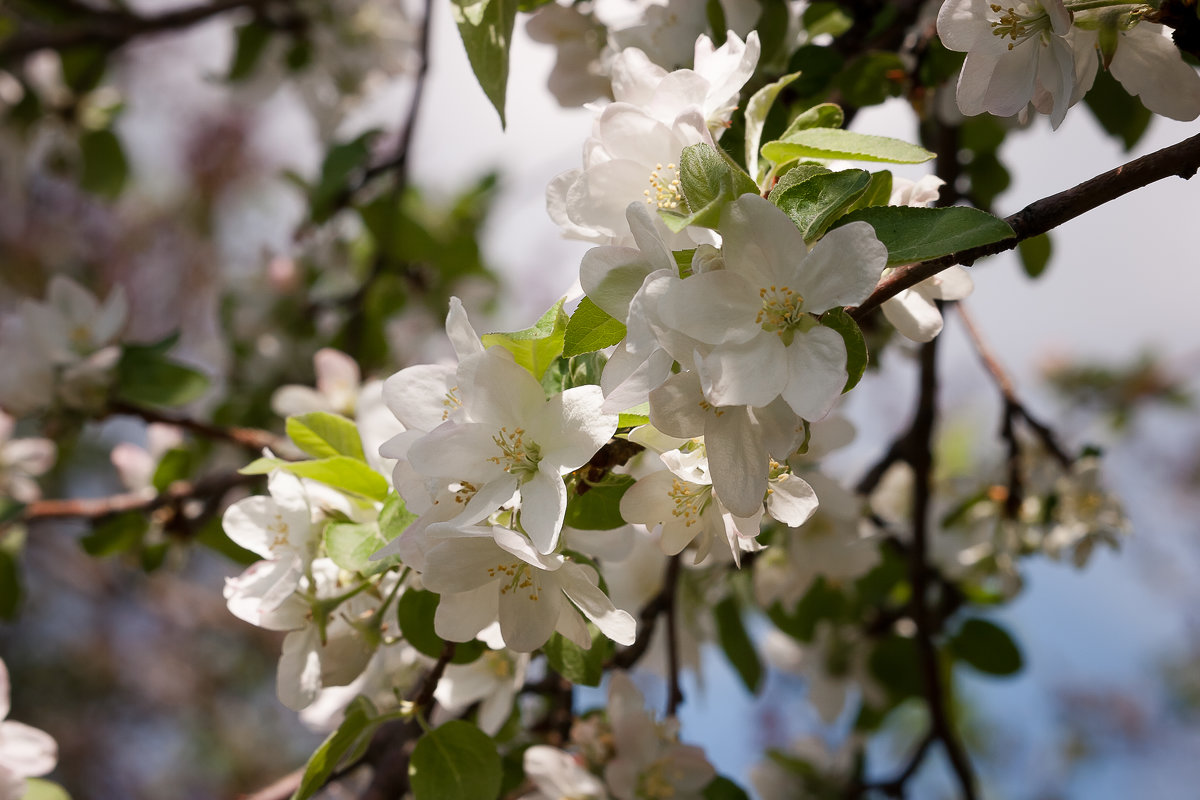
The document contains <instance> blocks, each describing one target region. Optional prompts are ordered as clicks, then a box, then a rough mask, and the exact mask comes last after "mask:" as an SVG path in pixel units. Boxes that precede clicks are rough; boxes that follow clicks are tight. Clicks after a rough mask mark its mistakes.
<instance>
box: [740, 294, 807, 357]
mask: <svg viewBox="0 0 1200 800" xmlns="http://www.w3.org/2000/svg"><path fill="white" fill-rule="evenodd" d="M758 296H759V297H761V298H762V308H761V309H760V310H759V312H758V316H756V317H755V320H754V321H755V322H757V323H758V324H759V325H761V326H762V329H763V330H764V331H771V332H773V333H777V334H779V338H780V339H782V340H783V343H784V344H791V343H792V337H793V336H794V335H795V332H796V331H797V330H799V331H801V332H804V331H807V330H809V329H810V328H812V327H813V326H815V325H816V324H817V318H816V317H814V316H813V315H812V314H810V313H808V312H807V311H805V310H804V296H803V295H801V294H799V293H798V292H794V291H792V290H791V288H789V287H787V286H769V287H767V288H764V289H759V290H758Z"/></svg>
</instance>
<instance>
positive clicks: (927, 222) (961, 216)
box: [838, 206, 1016, 265]
mask: <svg viewBox="0 0 1200 800" xmlns="http://www.w3.org/2000/svg"><path fill="white" fill-rule="evenodd" d="M856 221H862V222H867V223H870V225H871V227H873V228H874V229H875V235H876V236H877V237H879V241H881V242H883V243H884V245H886V246H887V249H888V264H889V265H896V264H912V263H915V262H918V261H926V260H928V259H931V258H937V257H939V256H945V255H949V254H951V253H957V252H960V251H962V250H966V249H968V248H971V247H979V246H981V245H985V244H992V243H993V242H1000V241H1003V240H1005V239H1009V238H1012V237H1013V236H1015V235H1016V234H1014V233H1013V229H1012V228H1011V227H1010V226H1009V224H1008V223H1007V222H1005V221H1004V220H1002V219H1000V218H999V217H993V216H992V215H991V214H988V213H987V212H985V211H980V210H979V209H977V208H967V207H966V206H952V207H950V208H913V207H911V206H876V207H874V208H863V209H859V210H858V211H855V212H853V213H850V214H847V215H846V216H844V217H842V218H841V219H840V220H838V225H845V224H847V223H849V222H856Z"/></svg>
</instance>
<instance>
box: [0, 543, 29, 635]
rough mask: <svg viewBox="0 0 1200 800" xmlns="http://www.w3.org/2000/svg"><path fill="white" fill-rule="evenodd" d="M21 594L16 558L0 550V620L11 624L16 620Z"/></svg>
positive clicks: (2, 549)
mask: <svg viewBox="0 0 1200 800" xmlns="http://www.w3.org/2000/svg"><path fill="white" fill-rule="evenodd" d="M23 594H24V592H23V591H22V589H21V570H20V569H19V568H18V567H17V557H16V556H15V555H14V554H12V553H10V552H9V551H8V550H6V549H4V548H0V619H2V620H5V621H6V622H11V621H12V620H14V619H16V618H17V611H18V610H20V608H21V598H22V595H23Z"/></svg>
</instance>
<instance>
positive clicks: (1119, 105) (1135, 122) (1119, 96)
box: [1083, 69, 1153, 152]
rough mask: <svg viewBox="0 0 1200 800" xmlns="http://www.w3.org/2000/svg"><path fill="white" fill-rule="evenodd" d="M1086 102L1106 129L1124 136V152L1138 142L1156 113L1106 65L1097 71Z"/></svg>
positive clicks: (1118, 135)
mask: <svg viewBox="0 0 1200 800" xmlns="http://www.w3.org/2000/svg"><path fill="white" fill-rule="evenodd" d="M1083 102H1085V103H1087V107H1088V108H1089V109H1091V112H1092V114H1093V115H1095V117H1096V120H1097V121H1098V122H1099V123H1100V125H1101V127H1103V128H1104V130H1105V132H1106V133H1108V134H1109V135H1110V136H1115V137H1116V138H1118V139H1120V140H1121V144H1122V145H1123V146H1124V147H1125V152H1129V151H1130V150H1131V149H1133V146H1134V145H1136V144H1137V143H1138V141H1139V140H1140V139H1141V138H1142V135H1143V134H1144V133H1145V132H1146V129H1147V128H1148V127H1149V126H1150V119H1151V117H1153V114H1151V113H1150V111H1149V110H1147V109H1146V106H1145V105H1143V104H1142V101H1141V100H1140V99H1138V98H1137V97H1135V96H1133V95H1131V94H1129V92H1127V91H1125V87H1124V86H1122V85H1121V83H1120V81H1118V80H1117V79H1116V78H1114V77H1113V76H1112V73H1111V72H1109V71H1108V70H1106V69H1102V70H1099V71H1098V72H1097V73H1096V80H1095V82H1093V83H1092V88H1091V89H1090V90H1089V91H1088V93H1087V95H1086V96H1085V97H1084V98H1083Z"/></svg>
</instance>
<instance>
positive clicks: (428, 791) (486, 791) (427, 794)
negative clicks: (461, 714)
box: [408, 720, 503, 800]
mask: <svg viewBox="0 0 1200 800" xmlns="http://www.w3.org/2000/svg"><path fill="white" fill-rule="evenodd" d="M408 777H409V781H410V783H411V785H412V791H413V798H414V800H495V798H496V797H498V796H499V794H500V781H501V778H502V777H503V768H502V767H501V763H500V754H499V753H498V752H497V751H496V743H495V742H494V741H492V738H491V737H490V736H488V735H487V734H486V733H484V732H483V731H481V730H479V728H477V727H475V726H474V725H472V724H471V723H469V722H464V721H462V720H451V721H450V722H447V723H445V724H444V725H442V726H440V727H437V728H434V729H433V730H432V731H430V732H428V733H426V734H425V735H424V736H422V737H421V738H420V740H418V741H417V746H416V747H415V748H413V754H412V759H411V760H410V761H409V763H408Z"/></svg>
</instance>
